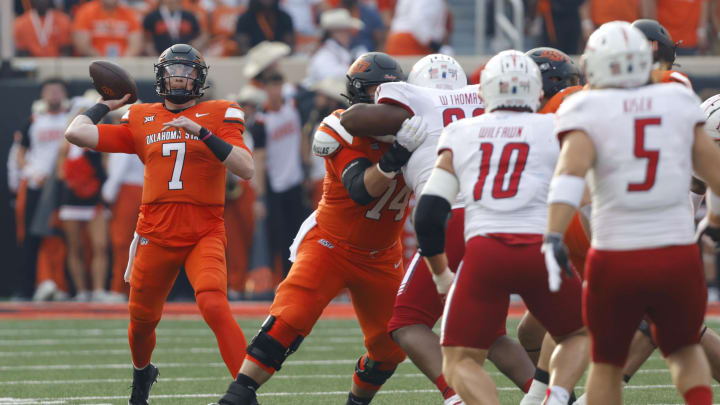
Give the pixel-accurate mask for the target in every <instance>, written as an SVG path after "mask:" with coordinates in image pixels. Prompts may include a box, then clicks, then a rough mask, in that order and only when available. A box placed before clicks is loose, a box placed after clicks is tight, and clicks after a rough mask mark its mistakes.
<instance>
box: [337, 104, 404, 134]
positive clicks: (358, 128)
mask: <svg viewBox="0 0 720 405" xmlns="http://www.w3.org/2000/svg"><path fill="white" fill-rule="evenodd" d="M411 117H412V114H410V112H409V111H407V110H406V109H404V108H402V107H400V106H396V105H391V104H355V105H353V106H351V107H350V108H348V109H347V110H345V111H344V112H343V113H342V114H341V115H340V124H342V126H343V127H345V129H347V130H348V132H350V133H351V134H353V136H383V135H392V134H396V133H397V132H398V131H399V130H400V127H401V126H402V123H403V122H404V121H405V120H406V119H408V118H411Z"/></svg>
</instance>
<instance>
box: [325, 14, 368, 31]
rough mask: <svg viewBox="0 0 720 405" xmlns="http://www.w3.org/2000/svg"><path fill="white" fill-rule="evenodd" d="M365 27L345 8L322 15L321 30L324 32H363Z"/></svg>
mask: <svg viewBox="0 0 720 405" xmlns="http://www.w3.org/2000/svg"><path fill="white" fill-rule="evenodd" d="M363 27H365V24H364V23H363V22H362V20H360V19H358V18H355V17H353V16H352V15H350V12H349V11H348V10H347V9H345V8H333V9H330V10H327V11H325V12H324V13H322V14H321V15H320V29H322V30H324V31H330V30H341V29H355V30H361V29H363Z"/></svg>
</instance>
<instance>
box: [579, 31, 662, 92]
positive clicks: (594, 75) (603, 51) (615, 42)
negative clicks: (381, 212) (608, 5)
mask: <svg viewBox="0 0 720 405" xmlns="http://www.w3.org/2000/svg"><path fill="white" fill-rule="evenodd" d="M580 65H581V66H582V69H583V71H584V72H585V79H586V80H587V82H588V83H590V86H591V87H593V88H603V87H638V86H642V85H644V84H646V83H648V81H649V80H650V71H651V70H652V65H653V57H652V48H651V47H650V43H649V42H648V40H647V38H645V35H644V34H643V33H642V31H640V30H639V29H637V28H635V27H633V26H632V25H631V24H630V23H628V22H624V21H612V22H609V23H605V24H603V25H601V26H600V28H598V29H596V30H595V32H593V33H592V35H590V38H589V39H588V42H587V46H585V52H584V53H583V55H582V58H581V59H580Z"/></svg>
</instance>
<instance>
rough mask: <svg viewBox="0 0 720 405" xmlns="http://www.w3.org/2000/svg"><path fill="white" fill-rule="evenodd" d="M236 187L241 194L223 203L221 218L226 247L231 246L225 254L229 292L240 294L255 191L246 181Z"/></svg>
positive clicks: (246, 260) (248, 245) (250, 233)
mask: <svg viewBox="0 0 720 405" xmlns="http://www.w3.org/2000/svg"><path fill="white" fill-rule="evenodd" d="M237 187H242V194H241V195H240V196H239V197H238V198H236V199H233V200H227V201H226V202H225V211H224V212H223V218H224V219H225V232H226V233H227V240H228V245H230V246H232V248H231V249H229V250H228V252H227V275H228V284H229V285H230V289H231V290H235V291H241V292H242V291H245V277H246V273H247V270H248V262H249V256H250V255H249V253H250V247H251V246H252V240H253V232H254V229H255V219H254V215H253V205H254V204H255V190H253V188H252V185H250V182H248V181H240V182H239V184H238V185H237Z"/></svg>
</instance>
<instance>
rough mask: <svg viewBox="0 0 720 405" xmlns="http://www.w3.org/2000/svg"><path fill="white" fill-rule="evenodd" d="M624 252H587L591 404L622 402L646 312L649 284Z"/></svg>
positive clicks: (585, 306) (588, 396) (585, 292)
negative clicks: (635, 338)
mask: <svg viewBox="0 0 720 405" xmlns="http://www.w3.org/2000/svg"><path fill="white" fill-rule="evenodd" d="M637 263H638V261H637V260H632V255H628V253H626V252H608V251H603V252H598V251H595V250H592V249H591V250H590V252H589V253H588V260H587V268H586V281H585V287H584V289H583V315H584V318H585V322H586V325H587V327H588V330H589V332H590V337H591V340H592V365H591V367H590V373H589V374H588V380H587V387H586V390H585V394H586V400H587V403H588V404H590V405H601V404H603V405H604V404H620V403H622V375H623V373H622V369H623V366H624V365H625V363H626V361H627V356H628V351H629V349H630V342H631V341H632V339H633V335H634V334H635V332H636V330H637V327H638V324H639V323H640V321H641V320H642V318H643V314H644V311H645V303H644V292H645V284H646V283H645V282H644V281H643V280H642V278H641V277H637V276H635V273H636V271H635V270H636V269H635V267H638V266H637Z"/></svg>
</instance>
